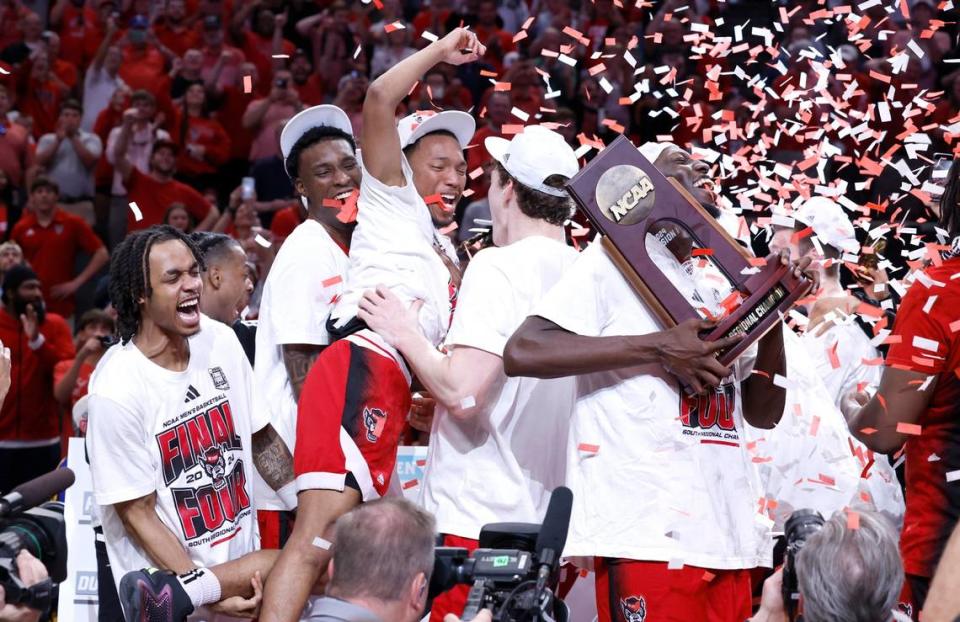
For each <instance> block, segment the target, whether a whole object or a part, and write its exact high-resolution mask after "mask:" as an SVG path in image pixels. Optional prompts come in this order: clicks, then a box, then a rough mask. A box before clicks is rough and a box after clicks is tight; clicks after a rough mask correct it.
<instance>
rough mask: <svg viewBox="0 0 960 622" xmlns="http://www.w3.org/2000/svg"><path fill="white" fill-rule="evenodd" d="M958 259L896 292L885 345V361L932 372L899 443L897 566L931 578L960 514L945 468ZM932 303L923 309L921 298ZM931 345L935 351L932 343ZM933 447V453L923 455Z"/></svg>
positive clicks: (953, 424) (953, 459)
mask: <svg viewBox="0 0 960 622" xmlns="http://www.w3.org/2000/svg"><path fill="white" fill-rule="evenodd" d="M958 272H960V258H954V259H949V260H947V261H944V262H943V264H942V265H940V266H935V267H932V268H929V269H928V270H926V275H927V276H928V277H929V278H930V279H933V280H934V281H938V282H939V283H942V284H943V285H942V286H937V285H934V286H932V287H929V288H928V287H927V286H925V285H924V284H923V283H920V282H917V283H914V285H913V286H912V287H911V288H910V290H909V291H908V292H907V295H906V296H904V297H903V301H902V302H901V304H900V309H899V310H898V311H897V320H896V323H895V324H894V328H893V334H894V335H898V336H900V337H901V338H902V339H901V341H900V342H898V343H893V344H891V345H890V353H889V354H888V355H887V360H886V362H885V364H886V366H887V367H898V368H903V369H909V370H911V371H915V372H920V373H923V374H927V375H936V376H937V380H936V385H935V386H934V388H933V394H932V395H931V397H930V402H929V404H928V405H927V409H926V411H924V412H923V413H922V414H921V415H920V418H919V419H918V420H917V423H918V424H919V425H920V426H921V433H920V434H919V435H917V436H909V437H908V438H907V444H906V447H907V449H906V456H907V460H906V462H907V464H906V480H907V482H906V483H907V486H906V495H905V496H906V501H907V513H906V515H905V516H904V520H903V531H902V532H901V534H900V551H901V553H902V555H903V567H904V570H906V572H907V573H908V574H913V575H917V576H920V577H931V576H933V571H934V569H936V567H937V561H938V560H939V559H940V555H941V554H942V553H943V549H944V547H945V546H946V544H947V538H948V537H949V536H950V533H951V532H952V531H953V528H954V526H955V525H956V524H957V516H958V515H960V483H958V482H953V483H951V482H948V481H947V474H948V473H950V472H956V471H960V378H958V377H957V374H958V373H960V371H958V369H960V331H956V330H951V328H950V324H951V323H952V322H955V321H956V319H957V309H960V280H957V279H952V280H951V277H952V276H953V275H955V274H957V273H958ZM931 296H936V297H937V299H936V300H935V301H934V303H933V306H932V307H930V310H929V311H928V312H924V306H926V304H927V302H928V300H929V298H930V297H931ZM934 347H936V351H935V352H934V351H933V348H934ZM934 454H936V456H938V457H939V459H938V460H931V456H933V455H934Z"/></svg>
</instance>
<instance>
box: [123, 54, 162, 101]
mask: <svg viewBox="0 0 960 622" xmlns="http://www.w3.org/2000/svg"><path fill="white" fill-rule="evenodd" d="M165 66H166V60H165V59H164V58H163V54H161V53H160V50H158V49H157V48H155V47H153V46H147V47H145V48H142V49H137V48H135V47H133V46H130V45H127V46H124V48H123V63H121V65H120V70H119V71H118V72H117V74H118V75H119V76H120V77H121V78H122V79H123V81H124V82H126V83H127V86H129V87H130V88H131V89H132V90H134V91H135V90H137V89H145V90H148V91H150V92H151V93H152V92H154V91H155V90H157V91H159V90H160V89H159V88H158V85H159V83H160V82H161V81H163V80H164V79H165V78H166V77H167V72H166V70H165ZM163 90H164V91H165V92H167V93H169V92H170V88H169V85H167V87H166V88H164V89H163Z"/></svg>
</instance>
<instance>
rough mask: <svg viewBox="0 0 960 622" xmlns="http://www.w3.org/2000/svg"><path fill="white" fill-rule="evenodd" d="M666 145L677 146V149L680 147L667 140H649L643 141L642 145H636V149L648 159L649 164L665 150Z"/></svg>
mask: <svg viewBox="0 0 960 622" xmlns="http://www.w3.org/2000/svg"><path fill="white" fill-rule="evenodd" d="M667 147H677V149H679V148H680V147H678V146H677V145H676V144H674V143H671V142H668V141H665V142H662V143H655V142H653V141H651V142H647V143H643V144H642V145H640V146H639V147H637V151H639V152H640V153H641V154H643V157H645V158H646V159H647V160H649V161H650V164H653V163H654V162H656V161H657V158H659V157H660V155H661V154H662V153H663V152H664V151H666V150H667Z"/></svg>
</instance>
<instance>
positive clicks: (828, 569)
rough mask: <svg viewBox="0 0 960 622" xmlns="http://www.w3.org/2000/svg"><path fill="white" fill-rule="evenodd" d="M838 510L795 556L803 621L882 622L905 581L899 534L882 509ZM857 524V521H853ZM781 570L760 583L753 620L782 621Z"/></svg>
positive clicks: (890, 613)
mask: <svg viewBox="0 0 960 622" xmlns="http://www.w3.org/2000/svg"><path fill="white" fill-rule="evenodd" d="M852 516H857V517H858V518H857V519H856V520H857V521H858V522H856V523H855V522H854V521H853V520H852V519H851V515H848V514H846V513H844V512H837V513H836V514H834V515H833V518H831V519H830V520H828V521H827V522H826V523H825V524H824V525H823V527H822V528H821V529H820V531H818V532H817V533H815V534H813V535H811V536H810V537H809V538H808V539H807V541H806V543H805V544H804V545H803V548H802V549H801V550H800V553H799V555H797V557H796V574H797V578H798V584H799V591H800V594H801V596H800V609H801V610H802V612H803V620H804V622H832V621H835V620H844V621H845V622H884V621H889V620H899V619H903V618H901V617H900V616H901V615H902V614H900V613H899V612H896V613H895V612H894V607H895V606H896V604H897V596H898V595H899V594H900V588H901V587H902V586H903V563H902V562H901V560H900V553H899V550H898V547H897V534H896V533H895V532H894V530H893V528H892V527H891V526H890V524H889V523H888V522H887V521H886V519H885V518H883V517H882V516H881V515H880V514H877V513H873V512H861V513H858V514H854V515H852ZM854 524H856V525H857V526H856V527H853V526H852V525H854ZM782 584H783V570H782V569H781V570H778V571H777V572H776V573H774V574H773V576H771V577H770V578H769V579H767V580H766V581H765V582H764V584H763V597H762V598H761V600H760V610H759V611H757V614H756V615H755V616H754V617H753V618H751V622H785V621H786V620H788V619H789V618H788V617H787V614H786V612H785V608H784V602H783V590H782Z"/></svg>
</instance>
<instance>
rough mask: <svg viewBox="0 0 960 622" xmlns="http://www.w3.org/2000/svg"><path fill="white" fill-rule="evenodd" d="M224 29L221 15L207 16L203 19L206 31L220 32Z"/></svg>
mask: <svg viewBox="0 0 960 622" xmlns="http://www.w3.org/2000/svg"><path fill="white" fill-rule="evenodd" d="M222 27H223V25H222V24H221V22H220V16H219V15H207V16H206V17H204V18H203V29H204V30H220V28H222Z"/></svg>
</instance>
